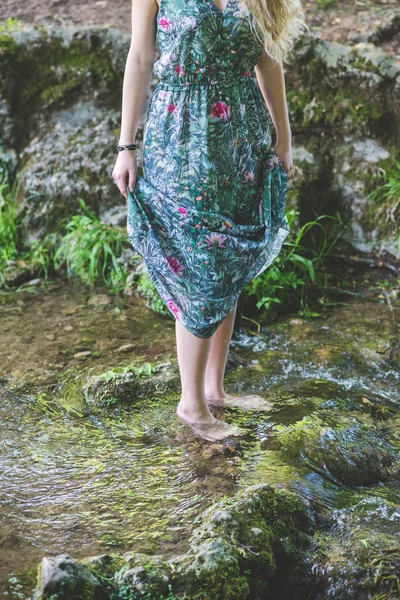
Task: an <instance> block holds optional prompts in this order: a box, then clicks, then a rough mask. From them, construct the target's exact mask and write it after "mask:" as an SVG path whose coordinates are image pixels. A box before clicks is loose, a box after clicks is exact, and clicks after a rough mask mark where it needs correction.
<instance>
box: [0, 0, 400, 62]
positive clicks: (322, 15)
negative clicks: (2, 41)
mask: <svg viewBox="0 0 400 600" xmlns="http://www.w3.org/2000/svg"><path fill="white" fill-rule="evenodd" d="M198 1H200V2H201V1H202V0H198ZM323 2H324V0H319V3H320V4H318V3H317V2H316V1H315V0H312V1H311V2H307V1H304V8H305V12H306V17H307V23H308V25H309V27H310V28H311V30H312V31H313V32H314V33H315V34H317V35H319V36H321V37H322V38H324V39H326V40H329V41H335V42H343V43H358V42H365V41H373V42H374V43H377V44H379V45H380V46H381V47H382V48H383V49H384V50H386V51H387V52H390V53H391V54H392V55H393V56H395V57H396V58H397V59H399V60H400V10H399V5H398V2H397V0H337V1H336V3H335V4H331V5H330V6H329V5H328V6H326V7H325V8H322V7H321V4H322V3H323ZM325 2H329V0H325ZM396 11H397V18H396V17H395V13H396ZM10 17H11V18H17V19H20V20H21V21H22V22H23V23H29V24H33V25H38V24H44V25H49V24H57V25H81V26H94V25H107V26H112V27H116V28H118V29H120V30H122V31H124V32H126V33H130V31H131V2H130V1H129V0H85V1H83V2H76V0H31V1H30V2H21V1H20V0H1V3H0V23H1V22H4V21H5V20H6V19H7V18H10ZM371 36H372V38H373V39H371ZM375 38H376V39H375Z"/></svg>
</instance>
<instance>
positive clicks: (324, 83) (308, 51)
mask: <svg viewBox="0 0 400 600" xmlns="http://www.w3.org/2000/svg"><path fill="white" fill-rule="evenodd" d="M399 74H400V67H399V65H398V64H397V63H396V61H395V60H394V59H393V58H392V57H391V56H390V55H388V54H387V53H385V52H384V51H383V50H381V49H380V48H377V47H375V46H374V45H373V44H368V43H359V44H356V45H355V46H345V45H342V44H336V43H331V42H327V41H325V40H322V39H320V38H317V37H313V36H304V37H303V38H301V39H300V40H299V41H298V43H297V44H296V48H295V52H294V61H293V63H292V64H291V66H290V67H289V68H288V69H287V72H286V81H287V90H288V105H289V109H290V112H291V116H292V123H293V128H294V131H296V129H298V128H300V129H303V128H304V127H307V128H308V129H309V130H313V129H314V130H316V131H318V130H319V131H320V130H321V129H324V130H327V131H329V132H330V135H332V134H335V133H336V134H338V133H339V134H344V133H357V134H358V135H360V134H362V135H371V134H374V135H377V136H378V137H381V138H382V139H383V140H385V141H387V142H389V141H390V140H391V141H392V142H396V141H397V140H398V139H399V135H400V100H399V96H398V89H397V86H398V76H399Z"/></svg>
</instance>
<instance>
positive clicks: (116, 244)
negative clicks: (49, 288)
mask: <svg viewBox="0 0 400 600" xmlns="http://www.w3.org/2000/svg"><path fill="white" fill-rule="evenodd" d="M79 204H80V206H81V208H82V210H83V212H84V214H83V215H74V216H73V217H72V219H70V220H69V221H68V222H67V223H66V225H65V229H66V234H65V235H64V236H63V237H62V239H61V243H60V246H59V248H58V249H57V250H56V252H55V255H54V261H55V264H56V267H57V268H59V267H60V263H62V262H63V261H65V262H66V264H67V271H68V274H73V275H75V276H77V277H79V278H80V279H82V280H83V281H84V282H85V283H87V284H89V285H91V286H92V285H94V284H95V283H98V282H100V281H103V282H104V283H105V284H106V285H107V286H108V287H111V288H112V289H114V290H118V291H120V290H121V289H122V288H123V287H124V285H125V281H126V276H127V272H126V269H124V267H123V265H122V264H121V262H120V260H119V258H118V257H119V256H120V254H121V250H122V247H123V244H124V242H125V241H126V234H125V233H124V232H123V230H122V229H121V228H119V227H114V226H111V225H108V224H106V223H103V222H102V221H101V219H99V217H97V216H96V215H95V214H94V213H93V212H92V211H91V210H90V209H89V208H88V207H87V206H86V203H85V201H84V200H83V199H82V198H79Z"/></svg>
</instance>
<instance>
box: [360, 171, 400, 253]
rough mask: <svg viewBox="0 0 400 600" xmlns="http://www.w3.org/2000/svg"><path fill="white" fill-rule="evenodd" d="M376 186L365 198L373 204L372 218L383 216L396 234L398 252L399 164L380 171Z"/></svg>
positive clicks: (399, 244) (399, 242) (399, 238)
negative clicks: (379, 183)
mask: <svg viewBox="0 0 400 600" xmlns="http://www.w3.org/2000/svg"><path fill="white" fill-rule="evenodd" d="M382 181H383V183H381V185H378V187H377V188H376V189H374V190H373V191H372V192H371V193H370V194H368V196H367V198H368V199H370V200H372V201H373V203H374V204H375V207H374V218H375V219H378V218H379V217H380V216H382V215H384V217H385V223H386V224H392V225H393V227H394V230H395V232H396V234H397V245H398V248H399V250H400V231H399V223H400V218H399V206H400V162H397V161H396V163H395V167H392V168H389V169H387V170H384V169H381V173H380V175H379V177H378V182H382Z"/></svg>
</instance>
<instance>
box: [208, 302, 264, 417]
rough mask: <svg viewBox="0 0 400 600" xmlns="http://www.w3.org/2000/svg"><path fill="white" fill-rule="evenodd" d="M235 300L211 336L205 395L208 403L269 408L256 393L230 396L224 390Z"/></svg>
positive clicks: (258, 408) (235, 307) (252, 408)
mask: <svg viewBox="0 0 400 600" xmlns="http://www.w3.org/2000/svg"><path fill="white" fill-rule="evenodd" d="M236 310H237V302H236V304H235V306H234V307H233V309H232V310H231V312H230V313H229V314H228V315H227V316H226V317H225V319H224V320H223V321H222V323H221V325H220V326H219V327H218V329H217V331H216V332H215V333H214V335H213V336H212V338H211V339H212V343H211V348H210V351H209V354H208V361H207V366H206V371H205V383H204V389H205V396H206V401H207V403H208V404H209V405H214V406H238V407H240V408H246V409H250V410H264V411H265V410H267V411H268V410H271V409H272V408H273V405H272V404H271V403H270V402H268V400H266V399H265V398H263V397H262V396H258V395H254V394H251V395H248V396H232V395H231V394H228V393H226V392H225V390H224V375H225V367H226V361H227V358H228V351H229V346H230V343H231V338H232V332H233V326H234V324H235V317H236Z"/></svg>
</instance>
